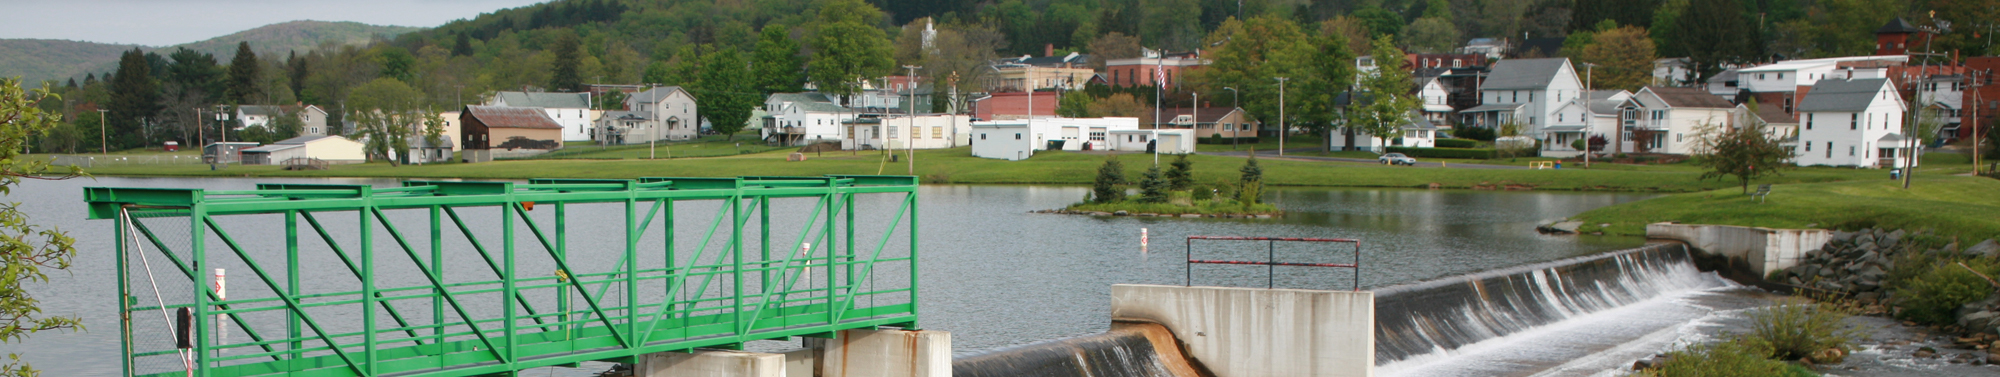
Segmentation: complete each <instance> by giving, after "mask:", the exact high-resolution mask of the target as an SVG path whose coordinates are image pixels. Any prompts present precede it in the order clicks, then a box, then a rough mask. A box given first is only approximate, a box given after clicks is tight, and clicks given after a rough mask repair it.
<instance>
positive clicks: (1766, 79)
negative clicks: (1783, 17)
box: [1731, 55, 1910, 95]
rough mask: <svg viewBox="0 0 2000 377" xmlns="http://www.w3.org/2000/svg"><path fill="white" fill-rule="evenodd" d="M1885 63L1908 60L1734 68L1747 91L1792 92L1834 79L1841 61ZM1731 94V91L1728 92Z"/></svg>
mask: <svg viewBox="0 0 2000 377" xmlns="http://www.w3.org/2000/svg"><path fill="white" fill-rule="evenodd" d="M1868 61H1875V62H1885V63H1902V62H1908V61H1910V57H1909V56H1908V55H1883V56H1844V57H1837V58H1820V59H1800V60H1786V61H1781V62H1777V63H1771V64H1765V65H1761V66H1756V67H1749V68H1741V69H1737V70H1736V81H1737V86H1739V87H1742V88H1743V89H1746V90H1749V91H1750V92H1751V93H1770V92H1795V91H1798V89H1799V87H1801V86H1813V84H1815V83H1818V82H1819V80H1825V79H1830V78H1836V77H1835V76H1836V73H1837V72H1835V71H1836V70H1838V69H1839V68H1840V65H1841V63H1843V62H1868ZM1731 94H1732V95H1733V94H1735V93H1731Z"/></svg>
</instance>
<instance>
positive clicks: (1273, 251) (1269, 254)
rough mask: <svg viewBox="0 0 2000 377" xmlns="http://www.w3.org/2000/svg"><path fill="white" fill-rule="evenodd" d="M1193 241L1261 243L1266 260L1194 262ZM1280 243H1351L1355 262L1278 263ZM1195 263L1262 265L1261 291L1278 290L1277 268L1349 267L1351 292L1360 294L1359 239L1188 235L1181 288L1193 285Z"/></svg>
mask: <svg viewBox="0 0 2000 377" xmlns="http://www.w3.org/2000/svg"><path fill="white" fill-rule="evenodd" d="M1195 240H1208V241H1264V242H1265V250H1266V255H1265V259H1264V261H1262V262H1259V261H1242V260H1207V259H1194V241H1195ZM1280 241H1283V242H1328V243H1351V244H1354V263H1299V262H1279V261H1278V242H1280ZM1196 264H1233V265H1257V266H1265V270H1266V271H1265V272H1266V273H1267V274H1268V275H1266V277H1265V282H1264V288H1275V287H1277V279H1278V278H1277V276H1278V266H1291V267H1332V268H1349V269H1353V270H1354V288H1353V289H1354V291H1357V292H1359V291H1361V240H1356V239H1347V238H1301V237H1232V236H1188V237H1187V264H1186V265H1185V266H1183V268H1185V269H1186V270H1187V281H1186V282H1185V283H1183V285H1186V286H1194V265H1196Z"/></svg>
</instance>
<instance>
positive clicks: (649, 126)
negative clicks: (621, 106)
mask: <svg viewBox="0 0 2000 377" xmlns="http://www.w3.org/2000/svg"><path fill="white" fill-rule="evenodd" d="M625 109H626V111H628V112H630V113H639V114H640V117H643V118H645V123H646V124H634V125H633V126H636V127H639V128H638V129H639V130H643V131H633V132H626V133H624V134H619V135H615V136H617V138H620V139H623V141H624V144H642V143H646V142H649V141H654V140H688V139H693V138H695V136H698V135H700V134H701V133H700V128H701V122H699V121H697V119H700V114H701V112H700V111H701V107H700V104H699V103H696V102H695V99H694V95H692V94H688V92H687V91H686V90H681V87H678V86H663V87H657V88H653V89H649V90H646V91H644V92H639V93H636V94H633V95H632V96H631V97H626V98H625ZM619 115H620V116H628V115H632V114H629V113H625V114H619ZM600 123H603V122H600ZM622 124H623V123H615V122H614V123H610V124H609V126H610V127H620V126H621V125H622ZM606 126H607V125H606V124H600V125H599V127H600V128H602V127H606ZM627 129H629V128H627ZM612 144H618V143H612Z"/></svg>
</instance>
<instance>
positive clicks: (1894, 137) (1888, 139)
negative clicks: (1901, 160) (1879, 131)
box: [1875, 133, 1903, 149]
mask: <svg viewBox="0 0 2000 377" xmlns="http://www.w3.org/2000/svg"><path fill="white" fill-rule="evenodd" d="M1875 141H1878V142H1881V143H1880V144H1891V145H1893V144H1895V143H1900V142H1903V135H1901V134H1895V133H1891V134H1888V135H1882V138H1881V139H1875ZM1897 149H1901V148H1897Z"/></svg>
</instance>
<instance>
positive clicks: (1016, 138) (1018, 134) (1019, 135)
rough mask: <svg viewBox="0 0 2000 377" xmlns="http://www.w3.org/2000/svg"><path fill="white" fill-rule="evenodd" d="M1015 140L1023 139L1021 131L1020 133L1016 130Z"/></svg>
mask: <svg viewBox="0 0 2000 377" xmlns="http://www.w3.org/2000/svg"><path fill="white" fill-rule="evenodd" d="M1014 140H1021V133H1019V132H1015V133H1014Z"/></svg>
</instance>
